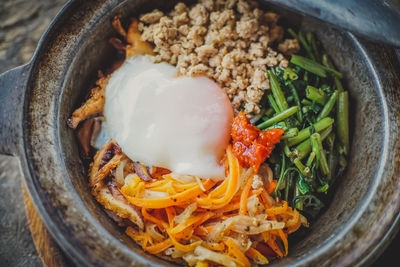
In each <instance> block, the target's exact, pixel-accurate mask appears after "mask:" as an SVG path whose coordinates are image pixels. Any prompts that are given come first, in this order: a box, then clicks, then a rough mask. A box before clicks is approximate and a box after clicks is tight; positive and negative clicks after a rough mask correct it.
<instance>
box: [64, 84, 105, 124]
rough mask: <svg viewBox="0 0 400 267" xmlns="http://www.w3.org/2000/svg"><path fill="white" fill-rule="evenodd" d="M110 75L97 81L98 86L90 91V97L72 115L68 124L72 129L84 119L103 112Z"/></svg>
mask: <svg viewBox="0 0 400 267" xmlns="http://www.w3.org/2000/svg"><path fill="white" fill-rule="evenodd" d="M109 78H110V76H106V77H100V79H98V80H97V81H96V84H97V86H96V87H94V88H93V89H92V90H91V91H90V96H89V98H88V99H87V100H86V101H85V103H83V104H82V106H80V107H79V108H77V109H76V110H75V111H74V112H73V113H72V117H71V118H70V119H68V126H69V127H70V128H72V129H76V127H77V126H78V125H79V123H81V122H82V121H84V120H86V119H88V118H90V117H93V116H95V115H98V114H103V109H104V103H105V88H106V85H107V82H108V79H109Z"/></svg>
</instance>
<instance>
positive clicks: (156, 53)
mask: <svg viewBox="0 0 400 267" xmlns="http://www.w3.org/2000/svg"><path fill="white" fill-rule="evenodd" d="M112 23H113V26H114V28H115V29H116V31H117V33H118V34H119V35H120V36H119V38H111V40H110V43H111V44H112V45H113V46H114V47H115V48H116V49H117V51H118V52H119V53H120V54H123V56H124V60H117V61H116V63H114V64H113V71H112V72H111V73H110V74H107V75H104V74H103V73H101V72H100V78H99V80H98V81H97V83H96V84H97V86H96V87H94V88H93V89H92V90H91V95H90V97H89V98H88V99H87V100H86V101H85V102H84V103H83V104H82V106H81V107H79V108H78V109H77V110H75V111H74V112H73V114H72V117H71V119H70V120H69V121H68V124H69V126H70V127H71V128H74V129H77V134H78V139H79V141H80V144H81V146H82V152H83V155H84V156H86V157H93V161H92V163H91V165H90V170H89V184H90V186H91V188H92V194H93V196H94V197H95V198H96V200H97V201H98V202H99V203H100V204H101V205H103V206H104V208H105V209H106V211H107V213H108V214H109V215H110V216H111V217H112V218H113V219H114V220H115V221H116V222H118V224H119V225H120V226H121V227H125V231H126V234H127V235H129V236H130V237H131V238H132V239H133V240H135V241H136V242H137V243H138V244H139V245H140V246H141V247H142V248H143V249H144V250H145V251H147V252H149V253H151V254H155V255H158V256H161V257H167V258H168V259H170V260H181V261H182V260H183V261H185V262H186V263H187V264H189V265H199V266H202V265H224V266H238V265H239V266H242V265H243V266H250V265H251V264H267V263H268V262H269V261H270V260H272V259H274V258H277V257H284V256H285V255H287V254H288V252H289V249H288V248H289V242H288V235H289V234H291V233H293V232H295V231H297V230H298V229H299V228H300V227H301V226H302V225H303V226H305V227H308V225H309V223H308V220H310V219H312V218H314V217H315V216H317V215H318V214H319V213H320V211H321V209H322V208H323V206H324V202H326V200H325V195H326V194H327V192H328V190H329V189H330V187H331V186H332V185H333V183H334V181H335V178H336V177H337V176H338V174H340V172H341V171H342V170H343V169H344V167H345V166H346V155H347V154H348V153H349V138H348V119H347V117H348V103H347V102H348V99H347V98H348V96H347V92H346V91H344V89H343V87H342V84H341V82H340V79H341V77H342V75H341V73H339V72H338V71H336V70H335V69H334V67H333V66H332V64H331V63H330V61H329V58H328V57H327V55H326V54H324V53H323V52H322V49H321V47H320V45H319V43H318V41H317V40H316V39H315V37H314V35H313V34H312V33H308V34H306V36H304V35H303V33H301V32H299V33H295V32H294V31H293V30H290V29H288V30H287V32H286V33H285V31H284V29H283V28H282V27H281V26H279V25H278V24H277V23H278V15H277V14H275V13H271V12H264V11H262V10H261V9H259V8H258V6H257V4H256V3H254V2H246V1H241V0H240V1H216V2H215V1H207V0H203V1H200V2H199V3H197V4H194V5H193V6H190V7H188V6H186V5H185V4H183V3H178V4H177V5H176V6H175V8H174V9H173V10H172V11H170V12H169V13H168V14H164V13H163V12H161V11H159V10H154V11H152V12H150V13H147V14H142V15H140V16H139V20H138V19H132V20H131V21H130V23H129V25H128V27H127V30H126V29H125V27H124V26H123V25H122V23H121V21H120V19H119V18H118V17H116V18H115V19H114V20H113V22H112ZM284 37H287V38H284ZM276 49H277V50H279V51H280V52H281V53H278V52H276ZM294 53H297V54H294ZM95 115H97V117H96V118H94V119H93V116H95ZM103 116H104V121H103V122H102V117H103ZM88 118H91V119H88ZM99 124H101V129H100V134H99V127H98V126H99ZM96 125H97V126H96ZM99 136H100V137H101V138H98V137H99ZM96 139H97V140H96ZM99 142H103V146H102V147H101V148H100V149H98V151H93V150H94V147H98V145H95V143H96V144H98V143H99ZM93 154H94V155H93ZM307 219H308V220H307Z"/></svg>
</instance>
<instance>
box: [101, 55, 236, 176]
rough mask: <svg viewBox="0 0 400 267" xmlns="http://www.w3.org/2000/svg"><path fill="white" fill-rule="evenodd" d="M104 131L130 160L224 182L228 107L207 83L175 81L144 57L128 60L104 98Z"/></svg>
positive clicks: (170, 70) (173, 74)
mask: <svg viewBox="0 0 400 267" xmlns="http://www.w3.org/2000/svg"><path fill="white" fill-rule="evenodd" d="M105 98H106V99H105V107H104V114H105V121H106V130H107V133H108V135H109V137H110V138H112V139H113V140H115V141H116V142H117V143H118V144H119V146H120V147H121V148H122V151H123V152H124V153H125V154H126V155H127V156H128V157H129V158H130V159H132V160H134V161H139V162H141V163H143V164H145V165H148V166H159V167H164V168H167V169H169V170H171V171H173V172H175V173H179V174H189V175H193V176H199V177H202V178H213V179H221V178H223V177H225V175H224V167H223V165H222V164H221V160H222V158H223V155H224V153H225V150H226V147H227V145H228V144H229V141H230V129H231V124H232V119H233V109H232V105H231V103H230V101H229V99H228V97H227V95H226V93H225V92H224V91H223V90H222V89H221V88H220V87H219V86H218V85H217V84H216V83H215V82H214V81H212V80H210V79H208V78H206V77H186V76H180V77H178V75H177V71H176V68H175V67H174V66H171V65H169V64H167V63H157V64H155V63H153V61H152V60H151V59H150V58H149V57H147V56H135V57H131V58H129V59H127V60H126V61H125V62H124V64H123V65H122V66H121V67H120V68H118V69H117V70H116V71H115V72H114V73H113V74H112V75H111V78H110V80H109V82H108V84H107V87H106V94H105Z"/></svg>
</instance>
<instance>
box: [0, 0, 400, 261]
mask: <svg viewBox="0 0 400 267" xmlns="http://www.w3.org/2000/svg"><path fill="white" fill-rule="evenodd" d="M66 2H67V1H66V0H33V1H32V0H0V73H3V72H5V71H7V70H9V69H12V68H14V67H17V66H19V65H22V64H25V63H27V62H29V61H30V59H31V57H32V56H33V53H34V51H35V49H36V46H37V43H38V41H39V39H40V37H41V36H42V34H43V33H44V32H45V30H46V28H47V27H48V25H49V24H50V22H51V20H52V19H53V18H54V17H55V16H56V14H57V12H58V11H59V10H60V9H61V8H62V7H63V5H64V4H65V3H66ZM399 27H400V26H399ZM0 130H1V129H0ZM21 179H22V176H21V172H20V170H19V165H18V160H17V159H16V158H13V157H10V156H4V155H0V266H44V264H43V263H42V259H41V257H40V256H39V253H38V252H37V250H36V248H35V245H34V243H33V240H32V237H31V232H30V230H29V227H28V220H27V216H26V209H25V202H24V197H23V186H22V184H21V181H22V180H21ZM25 201H27V200H26V199H25ZM30 223H31V225H32V221H30ZM33 223H35V222H33ZM36 223H37V222H36ZM50 243H51V242H50ZM399 247H400V238H399V236H397V238H396V239H395V241H394V242H393V243H392V244H391V245H390V247H389V248H388V249H387V250H386V251H385V253H384V255H382V256H381V257H380V258H379V259H378V260H377V261H376V263H375V264H374V265H373V266H399V265H400V264H399V260H400V255H399V253H398V248H399ZM47 253H49V251H47ZM40 254H41V255H42V256H43V253H40ZM50 254H51V255H47V256H48V257H50V259H47V260H45V262H49V260H50V262H51V261H53V263H55V265H54V266H58V265H57V260H65V257H64V256H63V255H62V252H61V251H60V250H58V249H57V247H56V246H55V248H53V249H52V250H50ZM62 265H65V264H62ZM66 265H70V263H66Z"/></svg>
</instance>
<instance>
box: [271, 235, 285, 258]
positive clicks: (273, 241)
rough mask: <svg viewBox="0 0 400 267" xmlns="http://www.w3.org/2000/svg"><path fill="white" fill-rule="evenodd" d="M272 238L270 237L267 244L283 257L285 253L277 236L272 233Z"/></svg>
mask: <svg viewBox="0 0 400 267" xmlns="http://www.w3.org/2000/svg"><path fill="white" fill-rule="evenodd" d="M271 237H272V238H270V239H268V241H267V244H268V246H269V247H270V248H271V249H272V250H273V251H274V252H275V253H276V255H278V257H279V258H282V257H283V253H282V251H281V249H280V248H279V246H278V245H277V244H276V237H275V236H273V235H271Z"/></svg>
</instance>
